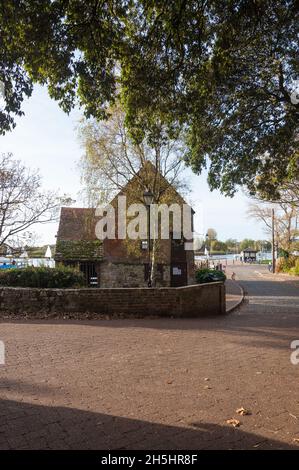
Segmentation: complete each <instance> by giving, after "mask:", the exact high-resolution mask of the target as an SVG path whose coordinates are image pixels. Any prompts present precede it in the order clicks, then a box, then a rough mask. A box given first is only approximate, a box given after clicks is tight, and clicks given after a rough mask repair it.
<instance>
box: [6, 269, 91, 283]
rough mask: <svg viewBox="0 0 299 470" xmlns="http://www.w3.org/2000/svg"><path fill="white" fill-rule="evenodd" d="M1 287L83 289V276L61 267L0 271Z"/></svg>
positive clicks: (75, 271)
mask: <svg viewBox="0 0 299 470" xmlns="http://www.w3.org/2000/svg"><path fill="white" fill-rule="evenodd" d="M0 285H2V286H11V287H43V288H47V287H52V288H53V287H56V288H67V287H82V286H83V285H84V276H83V274H82V273H81V272H80V271H78V270H75V269H72V268H69V267H65V266H59V267H57V268H48V267H45V266H42V267H39V268H34V267H27V268H13V269H6V270H3V271H0Z"/></svg>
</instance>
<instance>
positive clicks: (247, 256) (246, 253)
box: [241, 248, 258, 263]
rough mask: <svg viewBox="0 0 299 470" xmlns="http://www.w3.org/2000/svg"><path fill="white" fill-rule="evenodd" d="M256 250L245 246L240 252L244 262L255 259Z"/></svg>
mask: <svg viewBox="0 0 299 470" xmlns="http://www.w3.org/2000/svg"><path fill="white" fill-rule="evenodd" d="M257 253H258V250H254V249H253V248H246V250H243V251H242V252H241V258H242V260H243V261H244V263H248V262H252V261H256V256H257Z"/></svg>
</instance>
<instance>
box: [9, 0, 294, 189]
mask: <svg viewBox="0 0 299 470" xmlns="http://www.w3.org/2000/svg"><path fill="white" fill-rule="evenodd" d="M297 25H298V3H297V1H296V0H264V1H257V0H255V1H252V0H230V1H227V0H208V1H206V0H190V1H188V2H187V1H186V0H168V1H165V0H136V1H134V2H132V1H131V0H119V1H117V2H116V1H115V0H106V1H105V0H103V1H101V2H100V1H98V0H81V1H65V0H35V1H34V2H33V1H29V0H6V1H5V2H1V5H0V37H1V50H0V81H2V82H3V83H4V94H5V103H6V104H5V107H4V109H2V110H1V111H0V129H1V131H2V132H5V131H7V130H9V129H11V128H12V127H13V126H14V117H15V116H16V115H20V114H21V113H22V109H21V105H22V101H23V99H24V97H25V96H30V94H31V92H32V83H33V82H38V83H41V84H45V85H47V86H48V90H49V93H50V96H51V97H52V98H54V99H56V100H57V101H58V102H59V104H60V106H61V107H62V108H63V109H64V110H65V111H66V112H69V111H70V110H71V108H72V107H73V106H74V105H75V104H76V103H79V104H80V105H82V106H83V107H84V110H85V115H86V116H94V117H95V118H97V119H99V118H102V117H103V116H105V114H106V107H107V106H108V104H109V103H110V104H111V103H112V102H113V101H114V99H115V96H116V95H117V94H118V95H119V96H121V98H122V100H123V103H124V104H125V107H126V123H127V125H128V126H129V128H130V132H131V134H132V135H133V136H134V139H135V141H136V142H140V141H141V140H143V136H144V133H147V132H148V133H150V135H151V136H152V144H154V142H155V138H156V135H157V133H158V134H159V128H160V123H163V124H166V125H167V127H168V132H169V135H170V136H171V134H172V132H173V130H175V129H176V126H177V124H178V123H180V124H182V123H183V124H184V125H185V130H186V141H187V143H188V147H189V152H188V155H186V161H187V162H188V163H189V164H190V165H191V167H192V169H193V170H194V171H195V172H196V173H200V172H201V171H202V169H203V168H204V167H205V165H206V164H207V162H209V178H208V179H209V184H210V186H211V188H212V189H214V188H220V189H221V191H223V192H224V193H225V194H229V195H232V194H233V193H234V191H235V189H236V186H237V185H240V184H241V185H245V186H247V187H248V188H249V190H250V191H251V192H255V191H256V190H261V189H262V190H263V191H264V192H265V193H266V194H267V195H273V191H274V190H275V189H276V187H277V185H278V184H279V183H280V182H281V181H284V180H285V179H287V178H290V177H291V168H292V166H293V165H296V164H297V157H298V155H297V153H296V152H298V139H297V138H296V136H297V134H298V106H299V100H298V99H297V95H296V90H295V87H296V85H295V83H294V80H295V79H296V78H298V60H297V52H298V50H297V47H298V38H297V33H298V29H297V28H298V26H297ZM157 123H158V127H157Z"/></svg>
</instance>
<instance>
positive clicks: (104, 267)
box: [97, 261, 170, 288]
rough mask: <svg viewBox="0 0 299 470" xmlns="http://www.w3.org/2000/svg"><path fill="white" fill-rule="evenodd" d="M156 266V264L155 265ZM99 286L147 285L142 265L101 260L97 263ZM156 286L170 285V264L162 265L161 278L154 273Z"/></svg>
mask: <svg viewBox="0 0 299 470" xmlns="http://www.w3.org/2000/svg"><path fill="white" fill-rule="evenodd" d="M156 267H157V266H156ZM97 270H98V275H99V279H100V287H105V288H108V287H147V280H146V279H144V265H143V264H140V263H139V264H133V263H126V264H125V263H111V262H109V261H103V262H101V263H99V265H98V268H97ZM156 285H157V287H167V286H169V285H170V266H167V265H163V279H162V280H159V279H158V273H157V275H156Z"/></svg>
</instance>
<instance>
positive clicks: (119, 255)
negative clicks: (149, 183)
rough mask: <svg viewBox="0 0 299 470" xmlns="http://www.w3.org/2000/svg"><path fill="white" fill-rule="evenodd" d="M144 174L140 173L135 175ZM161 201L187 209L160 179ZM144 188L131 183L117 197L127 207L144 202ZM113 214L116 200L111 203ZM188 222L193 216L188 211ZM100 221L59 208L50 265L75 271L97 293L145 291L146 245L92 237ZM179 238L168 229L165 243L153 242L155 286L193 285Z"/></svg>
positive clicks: (88, 212) (87, 212) (189, 254)
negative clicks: (100, 290) (122, 197)
mask: <svg viewBox="0 0 299 470" xmlns="http://www.w3.org/2000/svg"><path fill="white" fill-rule="evenodd" d="M140 171H143V170H140ZM160 184H163V185H164V187H165V191H164V193H163V195H164V201H169V203H178V204H179V205H180V206H183V204H186V202H185V201H184V199H183V198H182V196H181V195H180V194H179V193H178V192H177V191H176V190H175V188H174V187H173V186H171V185H170V184H169V183H168V182H167V181H166V180H165V178H163V176H162V175H160ZM143 192H144V188H142V187H140V184H139V182H138V175H137V177H134V178H132V180H131V181H129V183H128V184H127V185H126V187H125V188H124V189H123V190H122V191H121V193H120V194H119V195H126V196H127V201H128V204H132V203H134V202H138V203H140V202H142V201H143ZM110 204H111V205H112V206H113V207H115V212H116V213H117V208H118V198H117V197H115V198H114V199H113V200H112V201H111V203H110ZM192 217H193V211H192ZM98 220H99V218H98V217H96V215H95V209H91V208H73V207H63V208H62V209H61V215H60V223H59V228H58V233H57V243H56V254H55V261H56V262H57V264H59V263H61V264H64V265H67V266H74V267H77V268H79V269H80V270H81V271H82V272H84V273H85V276H86V283H87V285H91V286H96V285H98V286H100V287H146V286H147V281H148V275H149V269H150V263H149V254H148V242H147V240H146V239H145V240H140V239H138V240H128V239H119V238H117V237H116V239H105V240H103V241H102V240H99V239H97V237H96V234H95V228H96V223H97V222H98ZM185 241H186V240H185V239H184V237H183V234H182V233H181V234H180V235H179V238H177V235H176V236H174V235H173V232H172V224H171V223H170V225H169V239H158V244H159V247H158V249H157V253H156V260H155V266H156V270H155V276H154V278H155V284H156V286H166V287H167V286H184V285H187V284H192V283H194V252H193V250H185V246H184V244H185Z"/></svg>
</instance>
